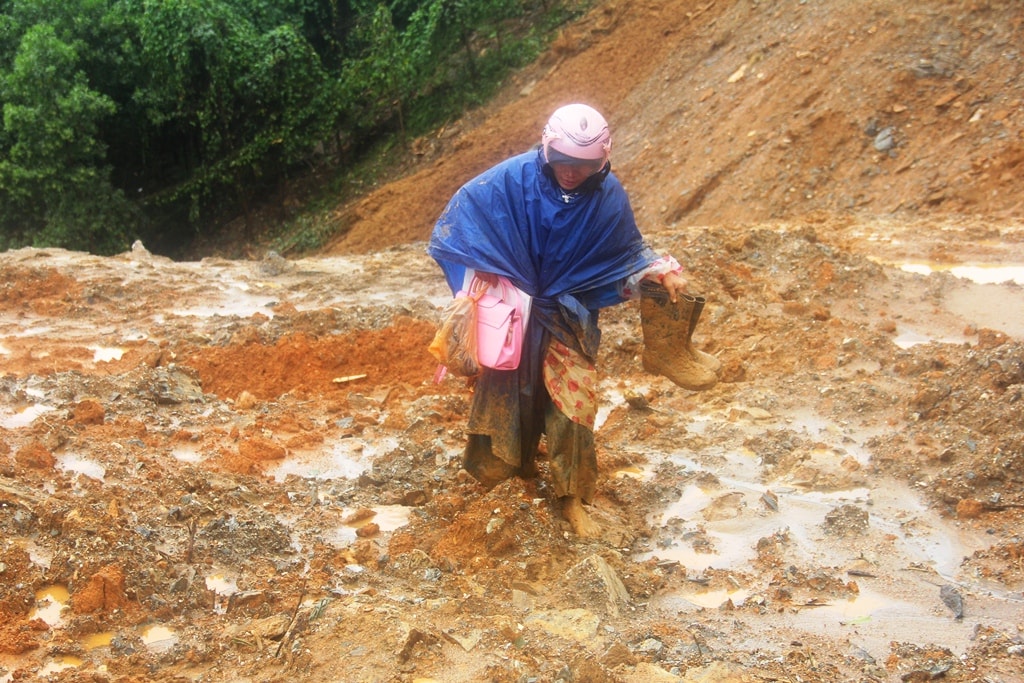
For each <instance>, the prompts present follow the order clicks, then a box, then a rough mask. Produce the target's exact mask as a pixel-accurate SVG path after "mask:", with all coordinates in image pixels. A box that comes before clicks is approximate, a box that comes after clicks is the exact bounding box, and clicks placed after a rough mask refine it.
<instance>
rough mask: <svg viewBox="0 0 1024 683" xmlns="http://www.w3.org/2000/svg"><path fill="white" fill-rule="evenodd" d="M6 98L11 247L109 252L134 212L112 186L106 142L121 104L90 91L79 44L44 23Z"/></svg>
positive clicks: (4, 222) (5, 183)
mask: <svg viewBox="0 0 1024 683" xmlns="http://www.w3.org/2000/svg"><path fill="white" fill-rule="evenodd" d="M0 93H2V96H3V97H2V101H3V133H2V137H0V145H2V147H3V150H4V152H5V154H4V155H3V157H2V158H0V226H2V227H3V236H4V242H5V244H6V245H7V246H20V245H26V244H35V245H40V244H42V245H51V244H52V245H57V246H64V247H69V248H74V249H97V250H102V251H107V250H109V249H110V247H111V246H112V243H115V242H117V241H118V237H119V234H120V230H121V228H122V223H121V222H120V220H118V219H120V218H123V216H124V215H125V214H126V213H127V206H126V204H125V203H124V199H123V196H122V195H121V193H120V192H118V191H117V190H115V189H114V188H113V187H112V186H111V184H110V182H109V177H108V171H107V168H106V167H105V166H104V163H103V160H104V153H105V145H104V143H103V142H102V140H101V139H100V137H99V125H100V121H101V120H102V119H103V117H105V116H107V115H109V114H110V113H111V112H112V111H113V109H114V104H113V102H111V100H110V99H109V98H108V97H105V96H104V95H102V94H101V93H98V92H96V91H95V90H92V89H91V88H90V87H89V82H88V77H87V75H86V74H85V73H84V72H83V71H81V70H80V68H79V59H78V54H77V52H76V49H75V47H74V46H73V45H70V44H68V43H66V42H63V41H62V40H61V39H60V38H58V37H57V35H56V31H55V30H54V27H53V26H52V25H50V24H45V23H40V24H36V25H35V26H33V27H32V28H30V29H29V30H28V31H27V32H26V33H25V34H24V36H22V38H21V41H20V44H19V45H18V48H17V50H16V51H15V55H14V59H13V63H12V67H11V70H10V71H9V72H8V73H6V74H4V76H3V79H2V81H0Z"/></svg>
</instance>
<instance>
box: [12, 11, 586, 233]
mask: <svg viewBox="0 0 1024 683" xmlns="http://www.w3.org/2000/svg"><path fill="white" fill-rule="evenodd" d="M579 4H580V3H579V2H566V3H564V4H563V3H560V2H556V1H555V0H548V1H547V2H541V3H540V4H538V2H537V1H532V2H531V1H529V0H391V1H390V2H379V1H375V0H348V1H346V0H274V1H270V0H0V110H2V119H0V248H3V247H12V246H20V245H40V246H42V245H55V246H64V247H68V248H73V249H86V250H89V251H95V252H101V253H110V252H113V251H119V250H123V249H125V248H127V246H128V244H129V242H130V240H132V239H134V238H137V237H141V238H142V239H143V240H144V241H145V242H146V243H147V245H148V246H150V247H151V248H153V244H154V243H155V244H158V245H160V250H161V251H163V252H164V253H167V252H173V251H174V250H175V246H176V245H180V243H181V242H183V241H187V240H189V239H191V238H192V237H194V236H195V235H197V234H199V233H211V232H213V231H216V229H217V228H216V226H217V225H218V224H220V223H221V222H223V221H228V220H231V219H233V218H234V217H236V216H238V215H239V214H242V215H245V216H247V217H248V216H249V215H250V213H251V212H252V211H253V210H254V209H255V208H258V206H259V205H260V203H261V201H263V200H262V199H261V197H264V196H271V195H273V194H274V191H275V189H276V188H278V187H280V186H281V185H282V184H284V183H287V182H288V181H289V178H291V177H295V176H301V175H302V174H303V173H305V172H306V171H307V170H308V169H310V168H313V167H319V170H321V171H322V170H323V169H324V168H330V167H331V166H333V165H336V164H342V165H343V167H345V168H352V167H358V166H353V162H357V161H358V156H359V155H360V154H361V153H363V150H370V149H373V148H375V147H377V141H379V140H381V139H382V138H387V137H389V136H392V135H397V138H398V141H399V143H400V144H402V143H404V140H405V139H406V136H407V135H408V134H418V133H420V132H422V131H425V130H427V129H429V128H430V127H431V126H436V125H438V123H440V122H442V121H443V120H444V119H445V118H448V117H451V116H455V115H457V113H458V112H459V111H460V110H461V109H463V108H465V107H467V106H471V105H473V104H476V103H479V102H481V101H483V99H484V98H486V97H487V96H488V94H489V93H490V92H491V91H492V90H493V88H494V87H496V85H497V84H498V83H499V82H500V81H501V79H502V77H503V76H504V75H505V73H506V72H507V71H508V69H511V68H515V67H517V66H520V65H522V64H524V63H526V61H528V60H529V59H532V58H533V56H535V55H536V54H537V52H538V51H539V49H540V48H541V46H542V45H543V40H544V39H543V34H542V32H540V31H538V29H537V28H536V26H538V23H537V22H535V21H527V20H524V18H525V17H530V18H531V19H533V18H537V17H541V18H543V17H561V18H563V19H564V17H565V16H567V15H566V11H568V10H567V8H570V9H571V8H575V7H578V6H579ZM558 20H561V19H558ZM539 25H540V26H544V25H545V24H544V23H543V21H542V22H541V23H540V24H539ZM399 149H400V148H399ZM301 232H302V233H304V234H316V235H317V237H316V238H315V239H316V240H320V239H323V238H324V236H323V234H322V232H323V231H322V229H319V228H318V229H315V230H312V231H310V230H308V229H305V228H303V229H302V230H301ZM306 241H307V240H306V239H305V238H301V239H298V240H297V242H298V243H305V242H306Z"/></svg>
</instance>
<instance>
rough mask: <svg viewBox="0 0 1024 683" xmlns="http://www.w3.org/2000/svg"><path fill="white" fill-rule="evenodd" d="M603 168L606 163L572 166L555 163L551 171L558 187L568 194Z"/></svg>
mask: <svg viewBox="0 0 1024 683" xmlns="http://www.w3.org/2000/svg"><path fill="white" fill-rule="evenodd" d="M602 166H604V161H592V162H589V163H579V162H575V163H571V164H563V163H561V162H554V163H552V164H551V170H552V171H554V173H555V180H557V181H558V186H559V187H561V188H562V189H563V190H565V191H566V192H572V191H573V190H575V189H576V188H577V187H579V186H580V185H582V184H583V181H584V180H586V179H587V178H589V177H590V176H592V175H594V174H595V173H597V172H598V171H600V170H601V167H602Z"/></svg>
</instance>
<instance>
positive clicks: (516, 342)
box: [469, 277, 529, 370]
mask: <svg viewBox="0 0 1024 683" xmlns="http://www.w3.org/2000/svg"><path fill="white" fill-rule="evenodd" d="M469 289H470V291H471V292H473V293H474V294H475V293H478V292H479V293H480V295H479V298H478V299H477V300H476V313H477V327H476V332H477V337H476V352H477V360H478V361H479V362H480V365H482V366H484V367H486V368H493V369H495V370H515V369H516V368H518V367H519V359H520V358H521V357H522V353H523V333H524V330H525V328H526V320H527V317H528V315H529V297H528V296H527V295H526V294H524V293H523V292H521V291H519V290H518V289H517V288H516V287H515V286H514V285H513V284H512V283H511V282H509V281H508V279H507V278H505V277H499V278H498V284H497V286H496V287H490V288H488V286H487V283H486V282H484V281H483V280H481V279H479V278H476V277H474V278H473V281H472V282H471V283H470V285H469Z"/></svg>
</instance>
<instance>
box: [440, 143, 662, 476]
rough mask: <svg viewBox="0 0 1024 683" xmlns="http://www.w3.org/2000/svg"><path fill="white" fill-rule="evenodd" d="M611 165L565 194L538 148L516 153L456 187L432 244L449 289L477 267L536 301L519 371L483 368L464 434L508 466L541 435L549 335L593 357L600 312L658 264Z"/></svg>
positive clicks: (527, 456)
mask: <svg viewBox="0 0 1024 683" xmlns="http://www.w3.org/2000/svg"><path fill="white" fill-rule="evenodd" d="M609 169H610V167H609V166H607V165H606V166H605V168H604V169H603V171H602V172H601V173H599V174H596V175H595V176H592V177H591V178H590V179H588V181H587V182H586V183H585V184H584V186H582V187H581V188H579V189H578V190H577V191H575V192H565V191H563V190H562V189H561V188H560V187H559V186H558V183H557V182H556V181H555V178H554V175H553V173H552V171H551V168H550V167H549V166H547V164H546V163H545V160H544V158H543V151H541V150H539V149H538V150H535V151H530V152H526V153H524V154H520V155H518V156H515V157H512V158H510V159H508V160H506V161H504V162H502V163H500V164H498V165H496V166H494V167H492V168H491V169H489V170H487V171H485V172H484V173H482V174H481V175H479V176H477V177H476V178H474V179H473V180H471V181H470V182H468V183H466V184H465V185H464V186H463V187H462V188H461V189H459V191H458V192H457V193H456V194H455V196H454V197H452V199H451V201H450V202H449V203H448V206H447V207H446V208H445V210H444V212H443V213H442V214H441V216H440V218H439V219H438V221H437V223H436V225H435V226H434V230H433V233H432V235H431V238H430V243H429V245H428V248H427V251H428V253H429V254H430V255H431V256H432V257H433V258H434V259H435V260H436V261H437V263H438V264H439V265H440V266H441V269H442V270H443V271H444V275H445V278H446V279H447V281H448V285H449V286H450V287H451V289H452V292H453V293H454V292H456V291H458V290H459V289H461V288H462V284H463V278H464V276H465V272H466V269H467V268H474V269H476V270H478V271H482V272H487V273H495V274H497V275H504V276H506V277H508V278H509V279H510V280H511V281H512V282H513V284H515V285H516V286H517V287H519V288H520V289H522V290H523V291H524V292H526V293H527V294H529V295H531V296H532V297H533V303H532V307H531V315H530V321H529V323H528V325H527V330H526V335H525V337H526V338H525V340H524V349H523V359H522V361H521V365H520V368H519V369H518V370H515V371H506V372H502V371H493V370H485V371H484V374H483V376H482V377H481V378H479V379H478V381H477V385H476V390H475V392H474V398H473V407H472V410H471V413H470V419H469V424H468V429H467V431H468V432H469V433H470V434H478V435H486V436H488V437H490V439H491V441H493V444H492V445H493V450H494V455H496V456H497V457H499V458H500V459H501V460H503V461H505V462H506V463H508V464H510V465H512V466H519V465H520V463H521V462H524V461H525V460H527V459H531V458H532V455H533V454H532V449H535V448H536V442H537V440H538V439H539V435H540V432H541V430H542V427H541V426H540V425H539V423H541V422H543V419H544V418H543V411H542V410H541V409H540V408H539V407H538V406H540V405H541V404H542V403H543V398H544V396H545V395H546V391H545V389H544V386H543V381H542V363H543V360H544V354H545V351H546V348H547V344H548V342H549V339H550V337H551V336H554V337H555V338H557V339H558V340H559V341H561V342H563V343H565V344H566V345H567V346H569V347H571V348H573V349H576V350H577V351H579V352H581V353H582V354H583V355H584V356H586V357H587V358H589V359H590V360H591V361H593V360H594V359H595V358H596V356H597V347H598V343H599V341H600V330H599V328H598V326H597V316H598V310H599V309H601V308H603V307H606V306H611V305H614V304H618V303H621V302H623V301H624V299H623V296H622V293H621V283H622V281H623V280H625V279H626V278H628V277H629V276H630V275H632V274H634V273H636V272H638V271H640V270H643V269H644V268H646V267H647V266H648V265H649V264H650V263H652V262H653V261H655V260H656V259H657V256H656V255H655V253H654V252H653V251H652V250H651V249H650V248H649V247H648V246H646V244H645V243H644V241H643V239H642V237H641V235H640V231H639V229H638V228H637V225H636V220H635V219H634V216H633V210H632V207H631V206H630V204H629V199H628V197H627V195H626V192H625V190H624V189H623V187H622V185H621V184H620V183H619V181H618V179H617V178H616V177H615V176H614V175H612V174H611V173H610V170H609ZM467 454H468V450H467ZM556 488H558V487H557V486H556Z"/></svg>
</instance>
